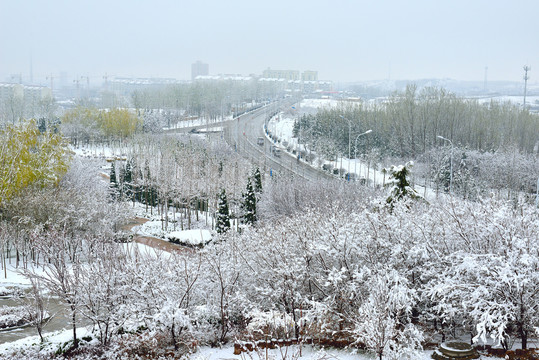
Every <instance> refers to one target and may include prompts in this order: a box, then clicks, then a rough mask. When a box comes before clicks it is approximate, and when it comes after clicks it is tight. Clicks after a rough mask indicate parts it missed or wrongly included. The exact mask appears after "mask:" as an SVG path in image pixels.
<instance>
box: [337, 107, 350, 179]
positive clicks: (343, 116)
mask: <svg viewBox="0 0 539 360" xmlns="http://www.w3.org/2000/svg"><path fill="white" fill-rule="evenodd" d="M339 116H340V117H341V118H343V119H344V120H346V121H348V181H350V145H351V142H350V133H351V132H352V122H351V121H350V120H348V119H347V118H345V117H344V116H342V115H339Z"/></svg>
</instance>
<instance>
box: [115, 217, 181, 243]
mask: <svg viewBox="0 0 539 360" xmlns="http://www.w3.org/2000/svg"><path fill="white" fill-rule="evenodd" d="M147 221H149V220H148V219H145V218H141V217H136V218H134V219H132V220H131V221H130V222H129V223H128V224H126V225H124V226H122V230H125V231H132V229H133V228H134V227H135V226H137V225H142V224H144V223H145V222H147ZM134 235H135V236H134V238H133V241H135V242H137V243H139V244H144V245H147V246H150V247H153V248H154V249H159V250H164V251H168V252H180V251H182V252H183V251H186V250H188V249H187V248H186V247H184V246H181V245H178V244H173V243H171V242H168V241H165V240H163V239H159V238H156V237H152V236H144V235H137V234H134Z"/></svg>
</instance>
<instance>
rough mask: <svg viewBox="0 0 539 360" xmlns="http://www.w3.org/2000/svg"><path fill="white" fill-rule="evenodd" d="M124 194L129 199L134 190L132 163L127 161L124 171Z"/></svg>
mask: <svg viewBox="0 0 539 360" xmlns="http://www.w3.org/2000/svg"><path fill="white" fill-rule="evenodd" d="M122 186H123V194H124V196H125V197H126V198H127V199H129V198H131V195H132V193H133V192H132V190H133V172H132V171H131V162H130V161H127V162H126V164H125V170H124V171H123V181H122Z"/></svg>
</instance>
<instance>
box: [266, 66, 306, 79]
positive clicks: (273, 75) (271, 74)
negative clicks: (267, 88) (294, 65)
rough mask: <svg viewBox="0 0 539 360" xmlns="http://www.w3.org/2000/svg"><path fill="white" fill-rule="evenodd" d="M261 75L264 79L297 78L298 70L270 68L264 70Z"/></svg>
mask: <svg viewBox="0 0 539 360" xmlns="http://www.w3.org/2000/svg"><path fill="white" fill-rule="evenodd" d="M262 77H263V78H266V79H285V80H289V81H296V80H299V71H298V70H272V69H270V68H268V69H266V70H264V72H263V73H262Z"/></svg>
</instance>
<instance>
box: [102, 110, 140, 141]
mask: <svg viewBox="0 0 539 360" xmlns="http://www.w3.org/2000/svg"><path fill="white" fill-rule="evenodd" d="M98 122H99V125H100V127H101V129H102V130H103V133H104V134H105V136H115V137H120V138H126V137H129V136H131V135H133V134H134V133H135V131H136V130H137V129H138V128H139V127H140V126H142V121H141V120H140V118H139V117H138V116H137V115H136V114H133V113H131V112H130V111H129V110H127V109H118V108H116V109H111V110H109V111H101V113H100V116H99V120H98Z"/></svg>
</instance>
